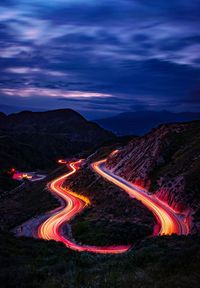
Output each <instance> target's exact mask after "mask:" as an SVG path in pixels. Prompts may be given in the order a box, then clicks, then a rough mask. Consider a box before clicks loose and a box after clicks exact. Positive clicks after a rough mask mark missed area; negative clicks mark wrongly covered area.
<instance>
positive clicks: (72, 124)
mask: <svg viewBox="0 0 200 288" xmlns="http://www.w3.org/2000/svg"><path fill="white" fill-rule="evenodd" d="M113 138H114V136H113V134H112V133H110V132H107V131H105V130H104V129H102V128H100V127H99V126H98V125H97V124H95V123H92V122H89V121H87V120H85V119H84V118H83V117H82V116H81V115H80V114H78V113H77V112H75V111H73V110H70V109H64V110H53V111H47V112H30V111H23V112H20V113H17V114H11V115H8V116H6V115H5V114H3V113H1V114H0V159H1V163H0V168H1V169H2V168H7V167H8V168H9V167H13V166H16V167H17V168H18V169H47V168H51V167H52V166H53V165H54V163H55V161H56V160H57V159H58V158H60V157H71V156H74V155H76V154H78V153H80V152H84V151H87V150H89V149H95V147H97V146H99V145H100V144H102V143H103V142H105V141H109V140H111V139H113Z"/></svg>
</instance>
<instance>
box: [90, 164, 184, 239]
mask: <svg viewBox="0 0 200 288" xmlns="http://www.w3.org/2000/svg"><path fill="white" fill-rule="evenodd" d="M105 162H106V159H104V160H101V161H98V162H95V163H93V164H92V168H93V169H94V171H95V172H96V173H98V174H99V175H101V176H102V177H103V178H105V179H107V180H108V181H110V182H112V183H114V184H115V185H116V186H118V187H120V188H122V189H123V190H125V191H126V192H127V193H128V194H129V195H130V196H131V197H134V198H136V199H137V200H139V201H141V202H142V203H143V204H144V205H145V206H146V207H147V208H148V209H149V210H150V211H151V212H152V213H153V214H154V215H155V217H156V219H157V221H158V224H159V226H160V229H159V231H157V232H156V234H159V235H171V234H177V235H186V234H188V233H189V226H188V223H187V221H186V218H185V216H184V215H180V214H178V213H177V212H176V211H174V210H173V209H172V208H171V207H170V206H168V205H167V204H166V203H163V202H162V201H160V200H159V199H157V198H156V197H155V196H154V195H148V194H147V193H146V192H145V191H144V190H143V189H141V188H138V187H137V186H135V185H134V184H132V183H130V182H128V181H126V180H124V179H123V178H121V177H118V176H116V175H114V174H113V173H111V172H110V171H109V170H107V169H106V168H105V165H104V164H105Z"/></svg>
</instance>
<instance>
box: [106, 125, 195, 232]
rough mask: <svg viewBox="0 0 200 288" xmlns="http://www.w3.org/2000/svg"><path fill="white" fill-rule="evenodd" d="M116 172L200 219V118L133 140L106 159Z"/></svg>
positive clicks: (157, 130) (161, 128)
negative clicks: (191, 212)
mask: <svg viewBox="0 0 200 288" xmlns="http://www.w3.org/2000/svg"><path fill="white" fill-rule="evenodd" d="M106 165H107V167H108V168H109V169H111V170H112V171H113V172H114V173H115V174H117V175H120V176H122V177H124V178H125V179H127V180H129V181H131V182H133V183H135V184H137V185H141V186H143V187H145V188H146V189H148V190H149V191H151V192H153V193H156V194H157V196H158V197H159V198H160V199H162V200H164V201H166V202H167V203H168V204H170V205H171V206H172V207H173V208H174V209H176V210H178V211H183V210H184V211H186V210H188V209H192V210H193V213H194V214H193V216H194V220H195V221H194V223H195V226H194V227H193V231H196V230H199V228H200V227H199V224H198V223H199V222H200V217H199V216H200V205H199V200H200V183H199V181H198V177H199V174H200V121H194V122H188V123H179V124H165V125H161V126H159V127H158V128H156V129H153V130H152V131H151V132H150V133H148V134H146V135H145V136H143V137H137V138H135V139H133V140H132V141H131V142H130V143H129V144H128V145H127V146H125V147H124V148H123V149H122V150H121V151H119V152H118V153H117V154H115V155H111V156H110V157H109V158H108V161H107V164H106Z"/></svg>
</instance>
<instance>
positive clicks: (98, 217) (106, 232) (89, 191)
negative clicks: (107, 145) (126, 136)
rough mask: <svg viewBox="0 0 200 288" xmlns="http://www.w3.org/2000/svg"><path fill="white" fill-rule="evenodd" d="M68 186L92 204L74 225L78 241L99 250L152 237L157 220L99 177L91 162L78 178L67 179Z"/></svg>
mask: <svg viewBox="0 0 200 288" xmlns="http://www.w3.org/2000/svg"><path fill="white" fill-rule="evenodd" d="M96 159H97V158H96ZM93 160H94V159H93ZM65 186H66V187H67V188H69V189H70V190H71V191H74V192H76V193H78V194H81V195H84V196H86V197H88V198H89V199H90V202H91V204H90V205H89V206H88V208H86V209H85V210H84V212H83V213H81V214H80V215H79V216H77V217H75V219H74V220H73V221H72V222H71V225H72V235H73V237H74V239H75V240H76V241H78V242H80V243H84V244H88V245H97V246H103V245H119V244H122V245H124V244H129V245H130V244H135V243H136V242H137V241H138V240H141V239H143V238H145V237H147V236H150V235H152V234H153V228H154V224H155V222H156V220H155V219H154V216H153V215H152V214H151V212H149V211H148V210H147V209H146V208H145V207H144V206H143V205H142V204H141V203H140V202H138V201H137V200H135V199H133V198H130V197H129V196H128V194H127V193H125V192H124V191H122V190H121V189H119V188H118V187H116V186H115V185H113V184H111V183H109V182H107V181H105V180H104V179H102V177H100V176H98V175H96V174H95V173H94V172H93V171H92V170H91V168H90V161H89V163H87V164H86V165H84V166H83V168H82V169H80V170H79V171H78V172H77V173H76V175H74V176H71V177H70V178H69V179H67V180H66V182H65Z"/></svg>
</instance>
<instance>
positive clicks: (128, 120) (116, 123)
mask: <svg viewBox="0 0 200 288" xmlns="http://www.w3.org/2000/svg"><path fill="white" fill-rule="evenodd" d="M192 120H200V113H198V112H196V113H195V112H185V113H173V112H169V111H165V110H164V111H138V112H124V113H120V114H118V115H116V116H113V117H109V118H103V119H97V120H95V122H96V123H98V124H99V125H101V126H102V127H103V128H105V129H107V130H110V131H112V132H114V133H115V134H117V135H143V134H145V133H147V132H148V131H149V130H151V129H152V128H154V127H156V126H158V125H159V124H163V123H175V122H185V121H192Z"/></svg>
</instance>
